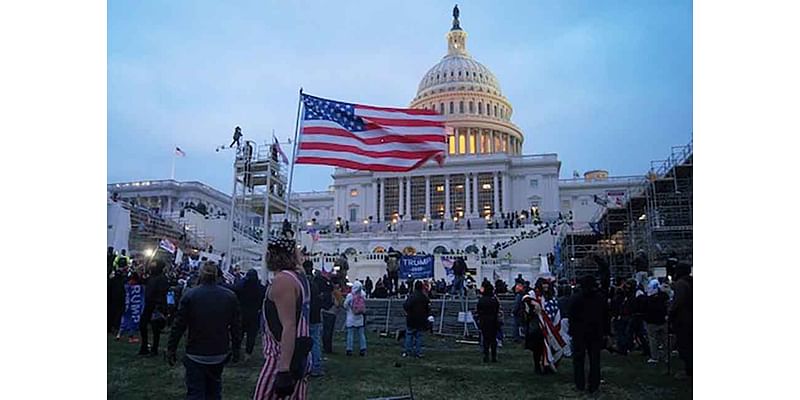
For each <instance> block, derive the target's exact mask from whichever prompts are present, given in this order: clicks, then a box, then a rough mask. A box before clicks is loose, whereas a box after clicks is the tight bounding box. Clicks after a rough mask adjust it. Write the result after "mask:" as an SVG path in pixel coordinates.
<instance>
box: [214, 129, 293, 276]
mask: <svg viewBox="0 0 800 400" xmlns="http://www.w3.org/2000/svg"><path fill="white" fill-rule="evenodd" d="M276 146H277V145H276V144H274V143H263V144H260V145H259V144H257V143H256V142H254V141H249V140H248V141H244V143H242V144H238V143H237V145H236V158H235V161H234V166H233V190H232V192H231V218H230V232H231V235H230V257H229V261H228V263H227V266H226V267H232V266H238V267H239V268H241V269H242V270H243V271H247V270H249V269H251V268H255V269H256V270H258V271H259V275H261V276H262V277H263V276H265V274H266V269H265V266H264V257H263V256H264V254H265V253H266V243H267V241H266V239H267V238H268V236H269V232H270V231H271V230H273V231H274V230H275V229H271V226H270V222H271V219H272V217H273V215H275V214H283V215H289V214H297V213H299V210H298V209H297V208H296V207H295V206H291V205H289V204H288V203H287V196H286V187H287V167H286V165H285V164H284V163H282V162H281V161H280V159H279V157H278V151H277V148H276ZM287 208H288V212H287ZM278 228H280V227H278Z"/></svg>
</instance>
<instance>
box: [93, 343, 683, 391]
mask: <svg viewBox="0 0 800 400" xmlns="http://www.w3.org/2000/svg"><path fill="white" fill-rule="evenodd" d="M166 340H167V334H164V336H163V337H162V346H163V345H164V343H165V342H166ZM334 340H335V342H334V350H335V351H337V354H333V355H329V356H328V358H329V360H328V361H327V362H326V363H325V368H326V370H327V375H326V376H325V377H322V378H312V381H311V388H310V398H311V399H315V400H316V399H368V398H373V397H380V396H385V397H388V396H399V395H405V394H408V388H409V380H410V382H411V385H412V387H413V391H414V397H415V399H437V400H438V399H462V398H464V399H467V398H481V399H548V400H553V399H581V398H589V396H586V395H583V394H581V393H578V392H576V391H575V390H574V389H573V388H574V386H573V384H572V363H571V361H570V360H569V359H564V360H563V361H562V362H561V363H560V364H559V371H558V373H557V374H555V375H547V376H537V375H535V374H534V373H533V364H532V361H531V354H530V352H528V351H525V350H523V349H522V348H521V345H516V344H513V343H510V342H508V344H507V345H506V347H504V348H501V349H499V354H498V359H499V362H498V363H497V364H483V363H482V362H481V359H482V355H481V354H480V353H479V352H478V348H477V346H474V345H461V344H456V343H455V342H454V340H452V339H444V338H437V337H434V336H432V335H426V336H425V338H424V342H425V357H424V358H423V359H421V360H418V359H403V358H401V357H400V353H401V351H402V349H401V346H400V344H399V343H398V342H396V341H395V340H394V339H393V338H392V339H388V338H379V337H378V336H377V335H375V334H369V335H368V337H367V346H368V354H367V357H364V358H362V357H358V355H354V356H352V357H346V356H345V355H344V336H343V335H342V334H339V333H337V335H336V336H335V337H334ZM184 344H185V342H183V341H182V342H181V346H180V351H179V354H178V357H179V363H178V365H176V366H175V367H174V368H171V367H169V366H168V365H167V364H166V362H165V361H164V359H163V358H162V357H158V358H141V357H139V356H137V355H136V352H137V350H138V344H128V343H127V341H124V340H122V341H120V342H115V341H114V340H113V338H112V337H110V336H109V338H108V367H107V374H108V376H107V379H108V380H107V386H108V398H109V399H115V400H116V399H119V400H124V399H179V398H183V397H184V396H185V393H186V392H185V388H184V385H183V366H182V365H181V364H180V357H181V353H182V350H183V345H184ZM258 347H260V343H259V344H258V345H257V350H256V352H255V353H257V356H254V357H253V358H252V359H251V360H249V362H247V363H239V364H237V365H232V364H228V365H227V366H226V367H225V372H224V373H223V378H222V379H223V390H222V395H223V398H226V399H250V398H252V394H253V392H252V391H253V389H254V387H255V383H256V379H257V378H258V373H259V370H260V368H261V364H262V362H263V359H262V357H261V355H260V354H261V352H260V349H259V348H258ZM162 352H163V349H162ZM601 360H602V361H601V362H602V378H603V379H604V381H605V383H604V384H602V385H601V386H600V391H599V393H598V394H597V395H596V396H595V397H593V398H601V399H636V400H639V399H690V398H692V387H691V380H689V381H676V380H674V379H673V378H672V377H670V376H666V375H665V374H666V365H660V366H658V367H654V366H650V365H647V364H646V363H645V359H644V358H643V357H642V356H641V355H640V354H638V353H634V354H632V355H629V356H627V357H623V356H617V355H611V354H609V353H607V352H603V353H602V355H601ZM679 366H680V361H678V360H675V359H673V372H675V370H676V369H677V367H679Z"/></svg>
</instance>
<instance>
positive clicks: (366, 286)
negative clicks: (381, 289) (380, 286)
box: [364, 277, 372, 298]
mask: <svg viewBox="0 0 800 400" xmlns="http://www.w3.org/2000/svg"><path fill="white" fill-rule="evenodd" d="M364 293H366V294H367V298H370V297H372V280H371V279H369V277H367V279H366V280H365V281H364Z"/></svg>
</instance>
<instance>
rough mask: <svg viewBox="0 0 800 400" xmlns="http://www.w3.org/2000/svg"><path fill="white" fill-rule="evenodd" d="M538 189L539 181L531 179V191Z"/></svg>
mask: <svg viewBox="0 0 800 400" xmlns="http://www.w3.org/2000/svg"><path fill="white" fill-rule="evenodd" d="M538 187H539V180H538V179H531V189H536V188H538Z"/></svg>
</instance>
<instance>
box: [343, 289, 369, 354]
mask: <svg viewBox="0 0 800 400" xmlns="http://www.w3.org/2000/svg"><path fill="white" fill-rule="evenodd" d="M358 297H360V299H358ZM361 301H365V294H364V290H363V289H362V286H361V282H359V281H355V282H353V287H352V290H351V291H350V293H349V294H348V295H347V298H345V299H344V309H345V310H347V319H346V320H345V324H344V326H345V327H346V328H347V341H346V348H347V355H348V356H351V355H353V334H357V335H358V340H359V346H360V347H359V352H358V354H359V355H360V356H362V357H363V356H365V355H367V336H366V335H365V333H364V325H365V324H364V323H365V320H364V314H363V313H362V314H357V313H356V312H355V311H354V310H353V309H354V303H355V302H361ZM356 308H357V307H356Z"/></svg>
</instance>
